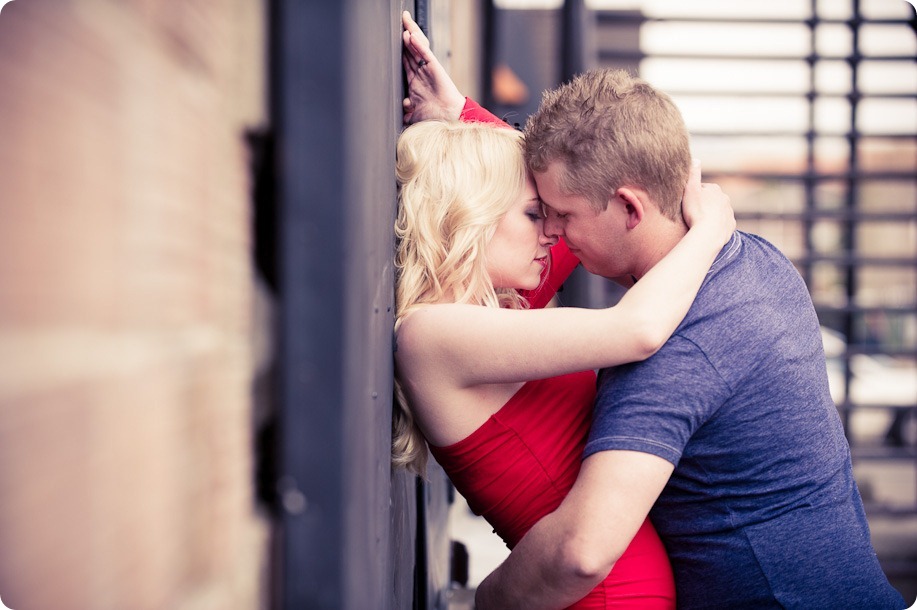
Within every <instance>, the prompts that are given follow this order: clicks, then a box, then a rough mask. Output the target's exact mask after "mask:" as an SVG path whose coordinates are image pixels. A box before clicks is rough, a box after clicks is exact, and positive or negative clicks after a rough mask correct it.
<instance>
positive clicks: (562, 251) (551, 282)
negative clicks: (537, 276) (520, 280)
mask: <svg viewBox="0 0 917 610" xmlns="http://www.w3.org/2000/svg"><path fill="white" fill-rule="evenodd" d="M577 265H579V259H578V258H577V257H576V255H575V254H573V253H572V252H570V248H568V247H567V243H566V242H565V241H564V240H560V241H559V242H557V245H555V246H554V247H553V248H551V264H550V265H548V270H547V275H546V276H543V277H542V281H541V286H539V287H538V288H536V289H535V290H521V291H520V293H521V294H522V296H524V297H525V298H526V300H528V302H529V305H530V306H531V307H532V309H540V308H542V307H544V306H545V305H547V304H548V302H549V301H550V300H551V298H552V297H553V296H554V295H555V294H557V291H558V290H560V287H561V286H562V285H563V283H564V282H565V281H567V278H568V277H570V274H571V273H573V270H574V269H576V266H577Z"/></svg>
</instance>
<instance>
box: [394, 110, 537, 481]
mask: <svg viewBox="0 0 917 610" xmlns="http://www.w3.org/2000/svg"><path fill="white" fill-rule="evenodd" d="M396 178H397V180H398V201H399V208H398V218H397V220H396V222H395V237H396V239H397V250H396V254H395V332H396V337H397V332H398V328H399V327H400V325H401V322H402V321H403V320H404V319H405V317H406V316H407V315H409V314H410V313H411V312H412V311H414V310H415V309H417V308H418V307H421V306H423V305H426V304H431V303H468V304H474V305H483V306H487V307H510V308H514V309H521V308H525V307H527V302H526V301H525V299H523V298H522V297H521V296H520V295H519V293H518V292H517V291H515V290H512V289H502V288H501V289H495V288H494V286H493V283H492V282H491V279H490V277H489V275H488V274H487V270H486V251H487V243H488V242H489V241H490V239H491V238H492V237H493V235H494V232H495V231H496V228H497V224H498V223H499V222H500V220H501V219H502V218H503V216H504V215H505V214H506V213H507V211H509V209H510V208H511V207H512V206H513V204H514V203H516V202H518V201H519V198H520V197H521V196H522V193H523V189H524V188H525V185H526V180H527V173H526V169H525V164H524V162H523V157H522V134H521V133H519V132H518V131H516V130H514V129H501V128H498V127H494V126H492V125H488V124H485V123H459V122H442V121H424V122H421V123H417V124H415V125H412V126H410V127H408V128H407V129H405V130H404V132H403V133H402V134H401V137H400V138H399V139H398V147H397V163H396ZM395 393H396V406H395V408H394V409H393V414H392V462H393V464H395V465H396V466H399V467H404V468H407V469H408V470H410V471H412V472H415V473H417V474H420V475H423V474H424V473H425V471H426V462H427V446H426V441H425V440H424V437H423V435H422V434H421V432H420V429H419V428H418V427H417V424H416V422H415V421H414V416H413V414H412V412H411V409H410V405H409V404H408V401H407V400H406V397H405V395H404V392H403V390H402V388H401V385H400V383H399V382H398V379H397V378H396V380H395Z"/></svg>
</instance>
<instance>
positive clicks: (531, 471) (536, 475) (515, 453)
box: [430, 102, 675, 609]
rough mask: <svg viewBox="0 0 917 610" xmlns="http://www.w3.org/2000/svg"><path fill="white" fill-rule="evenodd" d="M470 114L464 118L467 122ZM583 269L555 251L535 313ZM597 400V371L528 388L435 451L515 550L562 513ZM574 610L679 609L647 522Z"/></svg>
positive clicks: (560, 248)
mask: <svg viewBox="0 0 917 610" xmlns="http://www.w3.org/2000/svg"><path fill="white" fill-rule="evenodd" d="M470 104H473V102H469V105H470ZM469 105H466V111H467V110H468V109H469ZM475 106H476V105H475ZM477 108H480V107H477ZM472 109H473V110H475V109H474V108H472ZM466 111H463V113H462V118H463V119H466V120H467V118H468V114H469V113H467V112H466ZM475 112H476V113H477V114H476V117H477V116H481V115H483V114H484V113H486V114H487V115H489V116H490V117H492V116H493V115H490V114H489V113H487V112H486V111H484V110H483V109H480V110H475ZM484 119H485V120H487V117H486V116H485V117H484ZM476 120H481V119H476ZM493 121H498V119H496V118H494V119H493ZM578 262H579V261H578V260H577V259H576V257H575V256H574V255H573V254H572V253H571V252H570V250H569V249H568V248H567V247H566V244H564V243H563V242H560V243H559V244H558V245H556V246H554V248H552V250H551V265H550V268H549V272H548V276H547V278H546V280H545V282H543V284H542V286H541V287H540V288H539V289H537V290H534V291H532V292H531V293H529V294H528V295H527V297H528V299H529V302H530V304H531V306H532V307H544V306H545V304H547V302H548V301H549V300H550V299H551V297H552V296H553V295H554V293H555V292H556V291H557V289H558V287H559V286H560V284H561V283H562V282H563V281H564V280H565V279H566V278H567V277H568V276H569V274H570V272H571V271H572V270H573V269H574V268H575V267H576V265H577V264H578ZM594 399H595V373H593V372H592V371H585V372H581V373H573V374H570V375H562V376H560V377H552V378H549V379H540V380H536V381H529V382H528V383H526V384H525V385H523V386H522V388H520V389H519V391H518V392H516V394H515V395H513V397H512V398H510V399H509V401H508V402H507V403H506V404H505V405H503V407H502V408H501V409H500V410H499V411H498V412H497V413H495V414H494V415H493V416H491V417H490V419H488V420H487V421H486V422H485V423H484V424H483V425H481V427H480V428H478V429H477V430H475V431H474V432H473V433H472V434H471V435H470V436H468V437H466V438H464V439H463V440H461V441H459V442H457V443H455V444H452V445H449V446H447V447H433V446H431V447H430V451H431V453H432V454H433V457H435V458H436V461H437V462H439V464H440V465H441V466H442V467H443V469H444V470H445V471H446V473H447V474H448V475H449V478H450V479H451V480H452V483H453V484H454V485H455V488H456V489H457V490H458V491H459V493H461V494H462V495H463V496H464V497H465V499H466V500H467V501H468V504H469V506H470V507H471V509H472V510H473V511H474V512H475V514H478V515H482V516H483V517H484V518H485V519H486V520H487V521H488V522H489V523H490V524H491V526H492V527H493V528H494V530H495V531H496V533H497V534H498V535H499V536H500V537H501V538H503V540H504V541H505V542H506V544H507V546H508V547H509V548H513V547H514V546H515V545H516V544H517V543H518V542H519V540H521V539H522V537H523V536H524V535H525V533H526V532H527V531H528V530H529V529H530V528H531V527H532V526H533V525H534V524H535V523H536V522H537V521H538V520H539V519H541V518H542V517H544V516H545V515H547V514H548V513H551V512H553V511H554V510H555V509H556V508H557V507H558V506H560V503H561V502H562V501H563V499H564V497H565V496H566V495H567V493H568V492H569V491H570V488H571V487H572V486H573V483H574V482H575V481H576V476H577V474H579V469H580V463H581V458H582V453H583V448H584V447H585V444H586V437H587V435H588V433H589V426H590V423H591V421H592V405H593V400H594ZM571 607H572V608H653V609H672V608H674V607H675V585H674V581H673V579H672V569H671V566H670V564H669V560H668V557H667V556H666V553H665V549H664V547H663V546H662V542H661V541H660V539H659V536H658V535H657V534H656V530H655V529H653V526H652V525H651V524H650V522H649V520H647V521H645V522H644V524H643V526H642V527H641V528H640V530H639V531H638V532H637V535H636V536H635V537H634V540H633V541H632V542H631V544H630V546H629V547H628V548H627V550H626V551H625V552H624V554H623V555H622V556H621V558H620V559H619V560H618V562H617V563H616V564H615V566H614V569H613V570H612V571H611V574H609V575H608V577H607V578H606V579H605V580H604V581H603V582H602V583H601V584H599V585H598V586H597V587H596V588H595V589H594V590H593V591H592V592H591V593H590V594H589V595H588V596H587V597H585V598H583V599H582V600H580V601H579V602H577V603H576V604H574V605H573V606H571Z"/></svg>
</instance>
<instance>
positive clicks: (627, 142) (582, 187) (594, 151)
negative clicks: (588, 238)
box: [525, 70, 691, 220]
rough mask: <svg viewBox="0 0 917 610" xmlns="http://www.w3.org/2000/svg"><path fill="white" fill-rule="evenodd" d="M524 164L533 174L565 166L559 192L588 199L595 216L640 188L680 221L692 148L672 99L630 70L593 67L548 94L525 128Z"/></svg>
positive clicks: (670, 216)
mask: <svg viewBox="0 0 917 610" xmlns="http://www.w3.org/2000/svg"><path fill="white" fill-rule="evenodd" d="M525 161H526V165H528V167H529V169H530V170H531V171H533V172H543V171H546V170H547V169H548V166H549V165H550V164H551V163H552V162H554V161H561V162H563V164H564V166H565V170H566V171H565V172H564V173H563V174H562V177H561V183H560V184H559V185H558V187H559V188H560V190H561V191H562V192H564V193H567V194H570V195H579V196H583V197H586V198H587V199H589V200H590V201H591V202H592V203H593V205H594V206H595V208H596V211H601V210H604V209H605V207H606V206H607V203H608V200H609V199H610V197H611V195H612V194H613V193H614V192H615V191H616V190H617V189H618V188H620V187H622V186H634V187H640V188H643V189H644V190H646V191H647V192H648V193H649V195H650V197H651V198H652V199H653V201H654V202H655V203H656V205H657V206H658V207H659V209H660V210H661V211H662V213H663V214H664V215H665V216H666V217H668V218H670V219H672V220H680V218H681V199H682V195H683V194H684V187H685V182H686V181H687V179H688V172H689V170H690V166H691V150H690V146H689V143H688V131H687V129H686V128H685V124H684V120H683V119H682V117H681V113H680V112H679V111H678V109H677V108H676V107H675V104H674V103H673V102H672V99H671V98H670V97H669V96H668V95H666V94H665V93H663V92H661V91H658V90H656V89H654V88H653V87H652V86H651V85H650V84H649V83H647V82H646V81H644V80H642V79H639V78H636V77H634V76H632V75H631V74H629V73H627V72H625V71H624V70H593V71H590V72H586V73H584V74H580V75H578V76H576V77H575V78H573V79H572V80H571V81H570V82H568V83H566V84H563V85H561V86H560V87H558V88H556V89H554V90H552V91H548V92H546V93H545V94H544V97H543V98H542V102H541V106H540V107H539V109H538V111H537V112H535V114H533V115H532V116H531V117H530V118H529V120H528V123H527V124H526V128H525Z"/></svg>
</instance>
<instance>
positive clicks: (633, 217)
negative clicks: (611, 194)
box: [615, 186, 646, 230]
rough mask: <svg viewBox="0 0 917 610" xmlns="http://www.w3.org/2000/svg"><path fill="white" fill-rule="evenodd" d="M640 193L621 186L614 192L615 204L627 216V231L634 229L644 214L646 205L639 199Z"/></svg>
mask: <svg viewBox="0 0 917 610" xmlns="http://www.w3.org/2000/svg"><path fill="white" fill-rule="evenodd" d="M640 194H641V191H638V190H636V189H632V188H629V187H626V186H622V187H621V188H619V189H618V190H617V191H615V199H616V201H615V203H616V204H617V205H619V206H623V208H624V211H625V213H626V215H627V229H628V230H630V229H635V228H636V227H637V225H639V224H640V223H641V222H642V221H643V217H644V215H645V214H646V203H645V202H644V201H643V199H642V198H641V197H640Z"/></svg>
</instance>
